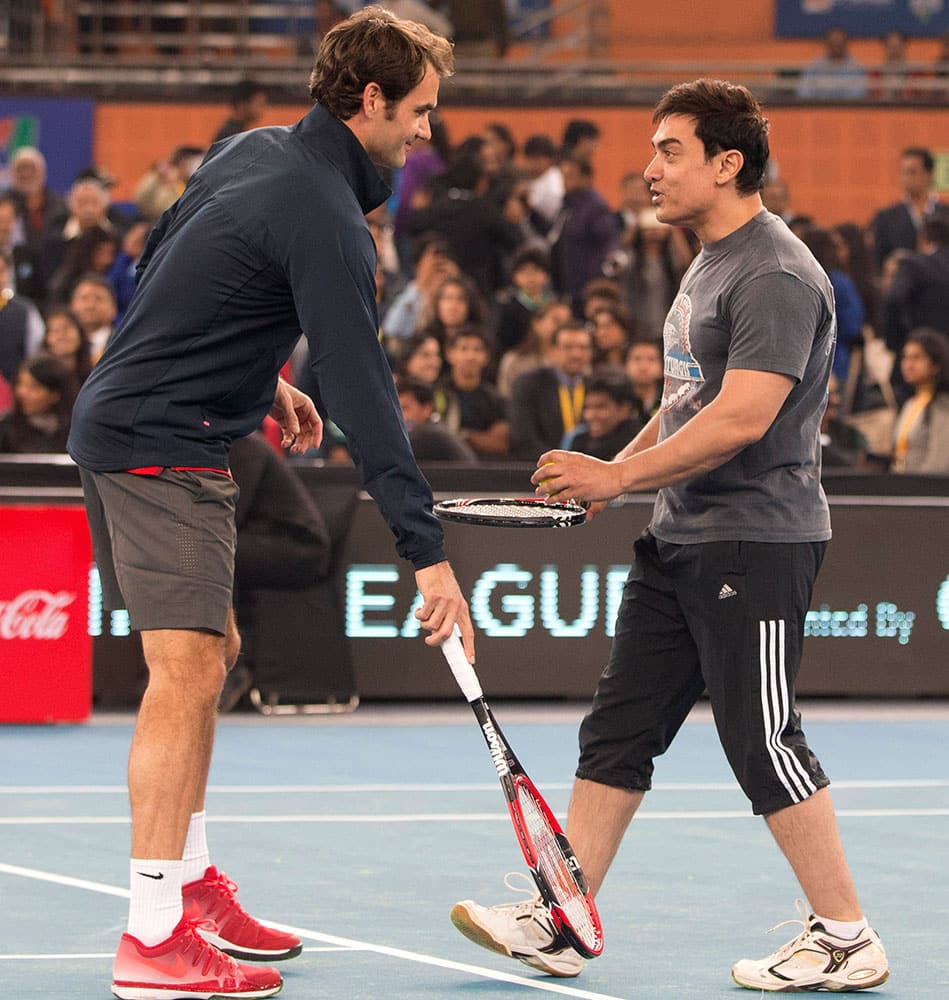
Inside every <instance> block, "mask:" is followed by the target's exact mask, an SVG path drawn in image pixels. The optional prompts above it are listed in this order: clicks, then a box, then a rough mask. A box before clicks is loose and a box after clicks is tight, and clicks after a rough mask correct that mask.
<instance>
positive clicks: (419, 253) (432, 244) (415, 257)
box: [412, 230, 452, 267]
mask: <svg viewBox="0 0 949 1000" xmlns="http://www.w3.org/2000/svg"><path fill="white" fill-rule="evenodd" d="M426 250H434V251H435V253H438V254H441V255H442V256H443V257H451V256H452V253H451V247H450V246H449V243H448V240H446V239H445V237H444V236H442V234H441V233H434V232H432V231H431V230H428V231H427V232H424V233H421V234H420V235H418V236H416V237H415V239H414V240H413V241H412V266H413V267H414V266H415V265H417V264H418V262H419V261H420V260H421V259H422V257H423V256H424V254H425V251H426Z"/></svg>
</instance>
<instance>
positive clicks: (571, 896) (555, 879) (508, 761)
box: [441, 635, 603, 958]
mask: <svg viewBox="0 0 949 1000" xmlns="http://www.w3.org/2000/svg"><path fill="white" fill-rule="evenodd" d="M441 648H442V652H443V653H444V654H445V659H446V660H447V661H448V665H449V667H451V672H452V673H453V674H454V675H455V680H456V681H457V682H458V686H459V687H460V688H461V691H462V693H463V694H464V696H465V698H466V699H467V701H468V704H469V705H470V706H471V709H472V711H473V712H474V714H475V718H476V719H477V720H478V724H479V725H480V726H481V733H482V735H483V736H484V740H485V743H487V746H488V753H489V754H490V755H491V761H492V763H493V764H494V769H495V770H496V771H497V773H498V779H499V780H500V782H501V788H502V789H503V790H504V795H505V797H506V798H507V807H508V812H509V813H510V814H511V822H512V823H513V824H514V832H515V833H516V834H517V842H518V844H519V845H520V848H521V852H522V853H523V855H524V860H525V861H526V862H527V866H528V867H529V868H530V871H531V875H533V877H534V881H535V882H536V883H537V888H538V889H539V890H540V895H541V898H542V899H543V901H544V902H545V903H546V904H547V906H548V907H549V909H550V916H551V919H552V920H553V922H554V924H555V926H556V927H557V929H558V930H559V931H560V932H561V934H562V935H563V936H564V938H565V939H566V940H567V941H568V943H569V944H570V946H571V947H572V948H573V949H574V950H575V951H577V952H578V953H579V954H581V955H582V956H583V957H584V958H596V956H597V955H599V954H600V953H601V952H602V951H603V928H602V926H601V924H600V915H599V913H598V912H597V909H596V904H595V903H594V902H593V894H592V893H591V892H590V889H589V886H588V885H587V880H586V878H585V877H584V875H583V870H582V869H581V868H580V862H579V861H577V858H576V855H575V854H574V853H573V849H572V848H571V847H570V843H569V842H568V840H567V838H566V835H565V834H564V832H563V830H562V829H561V827H560V824H559V823H558V822H557V820H556V818H555V816H554V814H553V813H552V812H551V811H550V807H549V806H548V805H547V803H546V802H545V801H544V798H543V796H542V795H541V794H540V792H539V791H538V790H537V788H536V787H535V785H534V783H533V782H532V781H531V779H530V778H529V777H528V776H527V774H526V773H525V771H524V768H523V767H521V764H520V762H519V761H518V759H517V757H515V756H514V751H513V750H511V748H510V747H509V746H508V744H507V740H505V738H504V735H503V734H502V732H501V730H500V728H499V726H498V724H497V722H496V721H495V718H494V716H493V715H492V713H491V709H490V708H489V707H488V703H487V702H486V701H485V700H484V695H483V694H482V692H481V684H480V683H479V681H478V675H477V674H476V673H475V671H474V667H472V666H471V664H470V663H469V662H468V658H467V657H466V656H465V651H464V647H463V646H462V645H461V640H460V639H459V638H458V636H457V635H453V636H452V637H451V638H450V639H446V640H445V642H443V643H442V647H441Z"/></svg>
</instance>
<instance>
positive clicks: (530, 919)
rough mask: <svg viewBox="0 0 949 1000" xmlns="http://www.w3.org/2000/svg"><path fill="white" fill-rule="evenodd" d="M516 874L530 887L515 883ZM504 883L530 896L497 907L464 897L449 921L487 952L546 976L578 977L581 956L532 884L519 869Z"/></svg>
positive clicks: (506, 877) (581, 967)
mask: <svg viewBox="0 0 949 1000" xmlns="http://www.w3.org/2000/svg"><path fill="white" fill-rule="evenodd" d="M517 876H519V877H520V878H521V879H523V880H524V882H525V883H527V885H528V886H529V888H524V887H521V886H520V885H516V884H514V883H513V882H512V879H514V878H515V877H517ZM504 884H505V885H506V886H507V887H508V889H510V890H511V891H512V892H524V893H526V894H527V895H528V896H529V897H530V898H529V899H523V900H519V901H517V902H514V903H501V904H499V905H497V906H481V905H480V904H479V903H476V902H474V900H471V899H463V900H462V901H461V902H460V903H455V905H454V906H453V907H452V908H451V914H450V916H451V922H452V923H453V924H454V925H455V927H457V928H458V930H459V931H461V933H462V934H464V936H465V937H466V938H468V940H469V941H474V943H475V944H478V945H481V947H482V948H487V949H488V951H496V952H498V953H499V954H501V955H507V956H508V958H516V959H517V960H518V961H519V962H523V963H524V964H525V965H529V966H530V967H531V968H532V969H539V970H540V971H541V972H546V973H547V975H548V976H559V977H561V978H563V979H570V978H572V977H573V976H579V975H580V973H581V972H582V971H583V958H582V957H581V956H580V955H578V954H577V953H576V952H575V951H574V950H573V948H571V947H570V945H569V944H567V942H566V941H565V940H564V939H563V938H562V937H561V936H560V933H559V932H558V930H557V928H556V927H555V926H554V922H553V920H551V918H550V913H549V911H548V909H547V906H546V905H545V904H544V903H543V902H542V901H541V899H540V897H539V896H537V894H536V889H535V888H534V883H533V882H532V881H531V880H530V879H529V878H528V877H527V876H526V875H524V874H523V873H521V872H509V873H508V874H507V875H505V876H504Z"/></svg>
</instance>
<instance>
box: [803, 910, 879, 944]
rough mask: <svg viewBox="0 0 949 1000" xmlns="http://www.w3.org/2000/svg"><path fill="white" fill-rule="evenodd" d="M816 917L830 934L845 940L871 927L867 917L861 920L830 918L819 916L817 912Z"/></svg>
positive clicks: (849, 939) (851, 938)
mask: <svg viewBox="0 0 949 1000" xmlns="http://www.w3.org/2000/svg"><path fill="white" fill-rule="evenodd" d="M814 919H815V920H816V921H817V922H818V923H819V924H821V925H822V926H823V928H824V930H825V931H827V933H828V934H833V935H834V937H838V938H843V939H844V940H845V941H852V940H853V939H854V938H855V937H856V936H857V935H858V934H859V933H860V932H861V931H864V930H866V929H867V927H869V924H868V923H867V919H866V917H861V918H860V919H859V920H849V921H848V920H828V919H827V918H826V917H819V916H818V915H817V914H816V913H815V914H814Z"/></svg>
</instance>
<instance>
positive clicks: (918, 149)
mask: <svg viewBox="0 0 949 1000" xmlns="http://www.w3.org/2000/svg"><path fill="white" fill-rule="evenodd" d="M904 156H915V157H916V158H917V159H918V160H920V162H921V163H922V165H923V169H924V170H925V171H926V173H927V174H931V173H932V172H933V171H934V170H935V169H936V158H935V157H934V156H933V154H932V153H931V152H930V151H929V150H928V149H927V148H926V147H925V146H907V147H906V149H904V150H903V151H902V152H901V153H900V159H902V158H903V157H904Z"/></svg>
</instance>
